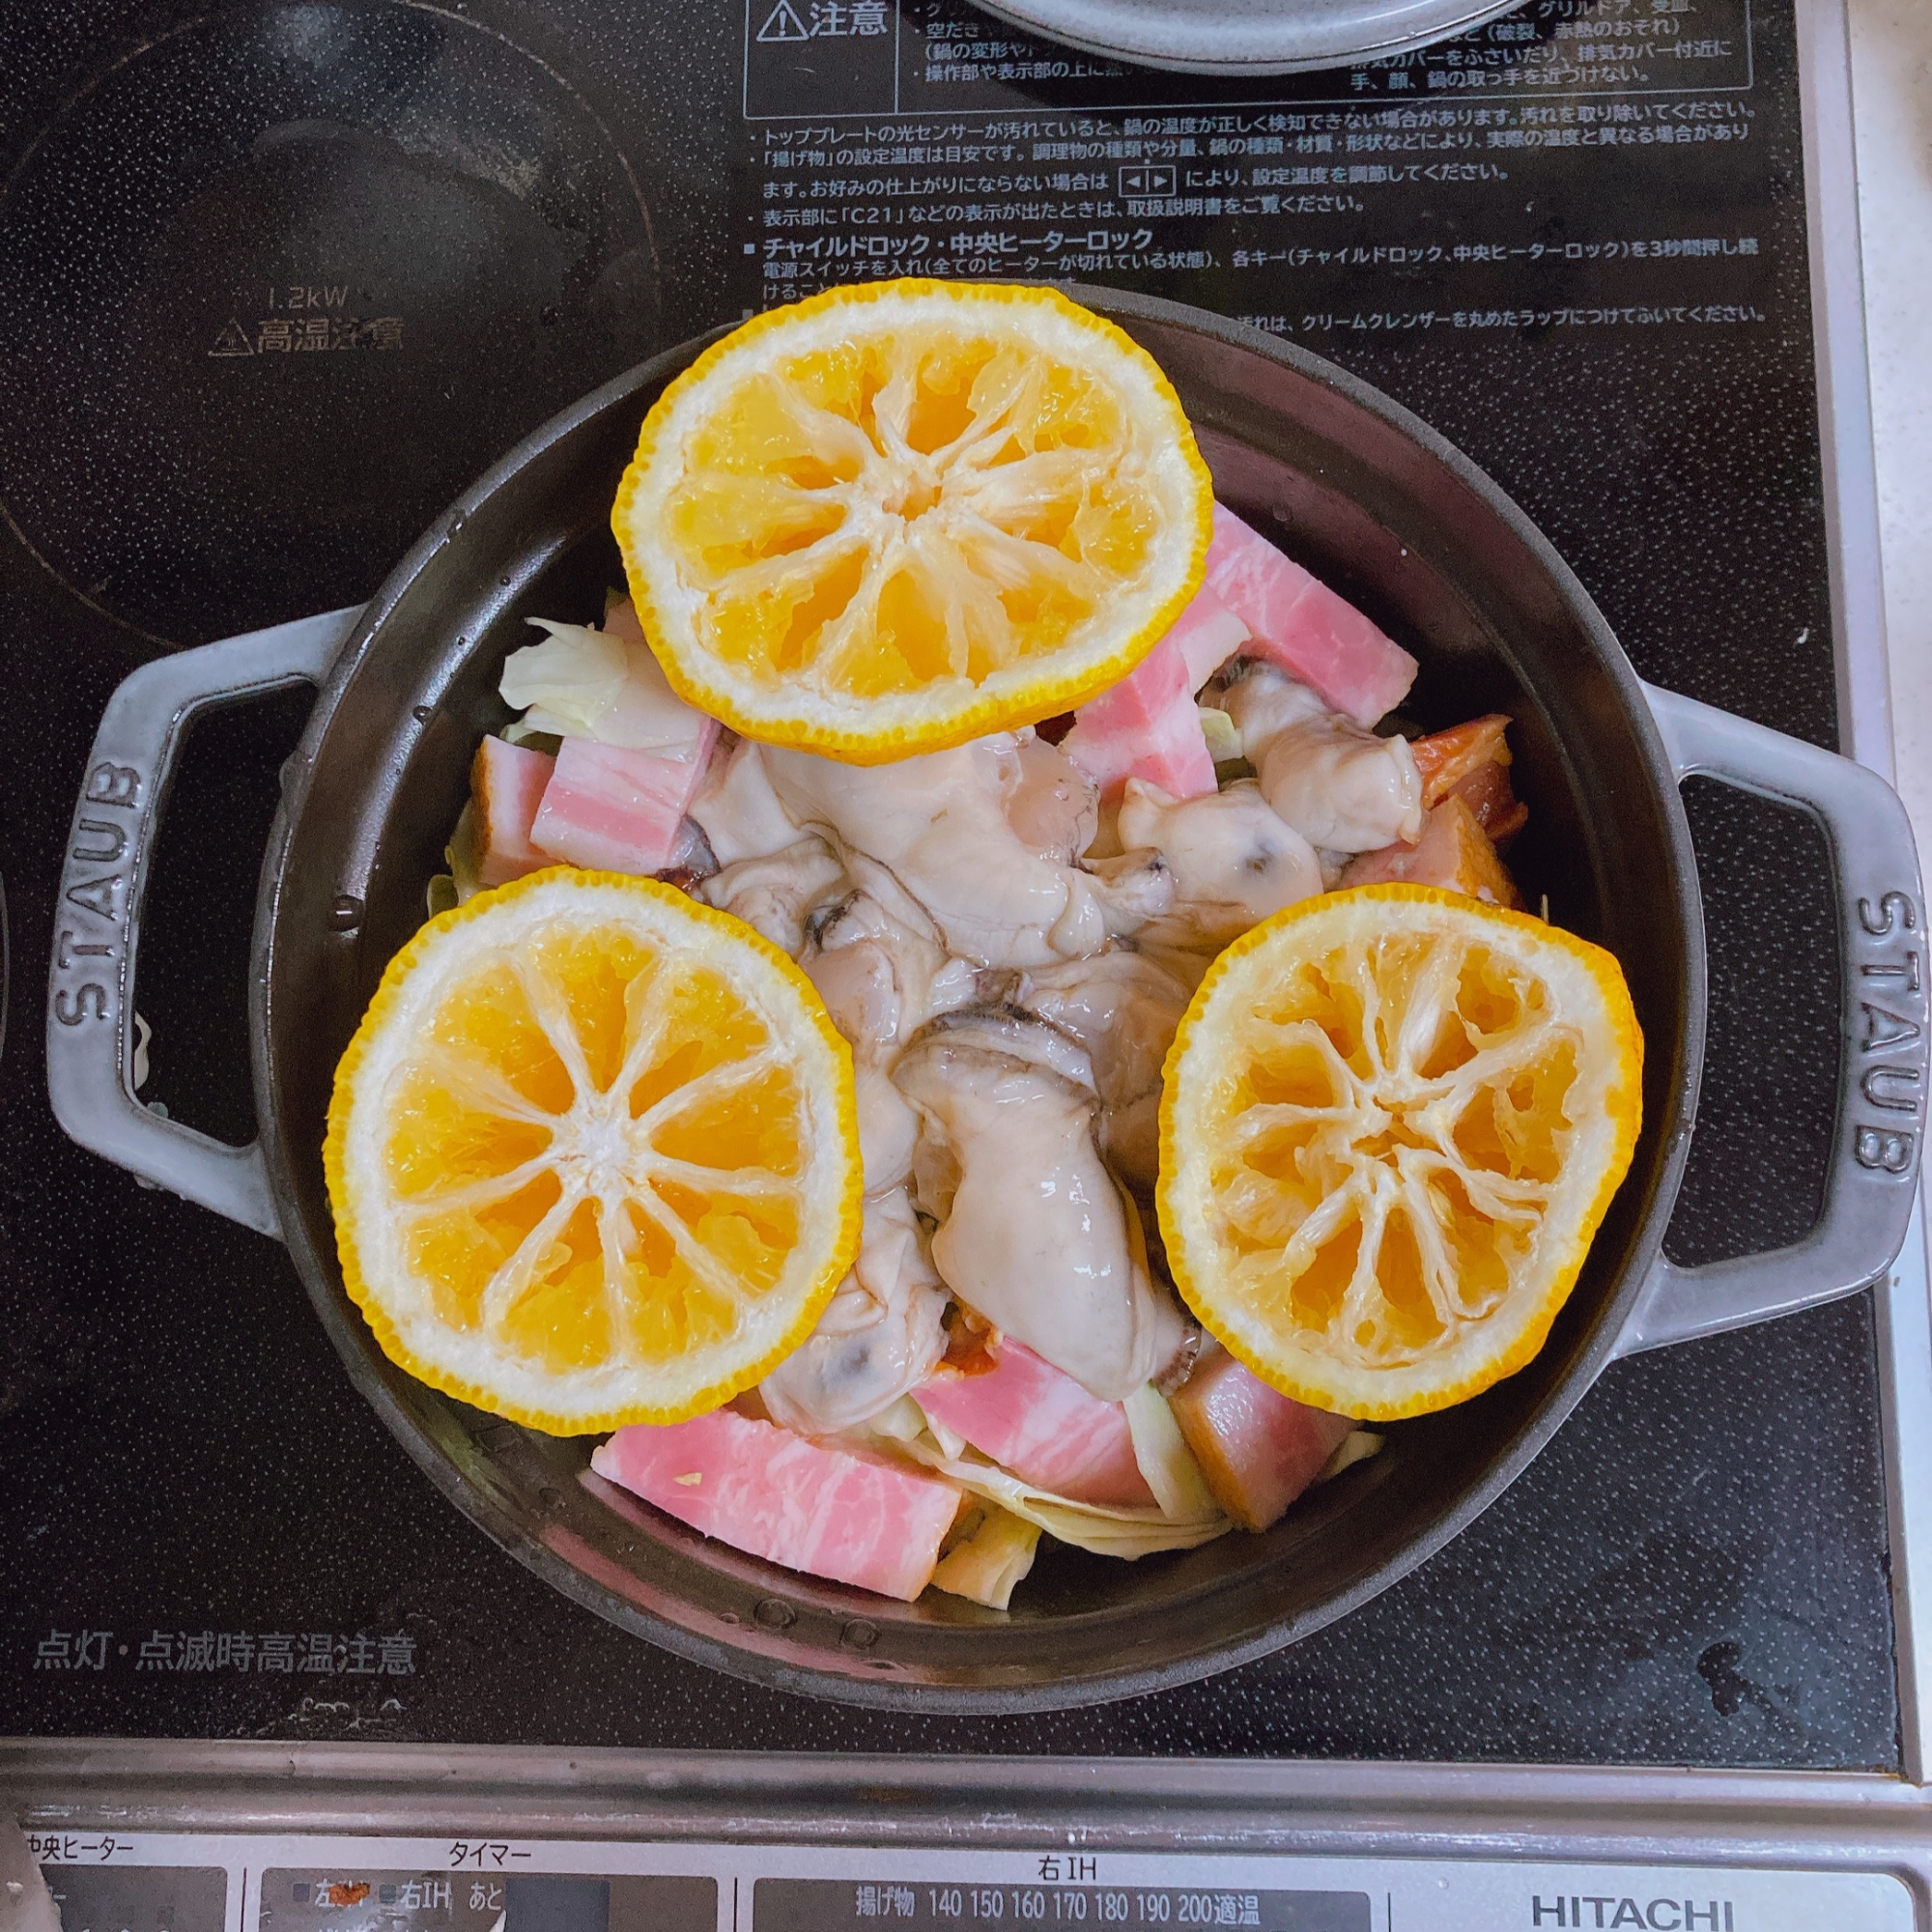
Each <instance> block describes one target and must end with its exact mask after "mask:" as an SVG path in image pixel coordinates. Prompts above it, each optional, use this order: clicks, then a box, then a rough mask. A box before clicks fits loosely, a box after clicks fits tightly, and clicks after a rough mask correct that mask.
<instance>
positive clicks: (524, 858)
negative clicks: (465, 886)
mask: <svg viewBox="0 0 1932 1932" xmlns="http://www.w3.org/2000/svg"><path fill="white" fill-rule="evenodd" d="M555 769H556V760H555V759H554V758H553V757H551V756H550V755H549V754H548V753H544V752H532V751H529V750H527V749H526V747H524V746H522V745H506V744H505V743H504V742H503V740H502V739H501V738H485V739H484V740H483V742H482V743H481V744H480V745H478V746H477V748H476V757H475V760H474V761H473V762H472V763H471V765H470V767H469V790H470V793H471V795H472V796H473V797H474V799H475V801H476V846H477V852H476V878H477V882H478V884H480V885H485V886H505V885H508V884H509V882H510V881H511V880H512V879H521V878H523V877H524V876H525V874H526V873H528V872H540V871H542V870H543V868H544V867H546V866H550V865H554V864H555V861H554V859H552V858H551V857H550V856H549V854H547V853H544V852H539V851H538V850H537V848H536V847H535V846H534V845H532V844H531V843H530V827H531V825H532V824H533V823H534V821H535V819H536V815H537V808H538V806H539V805H540V804H541V803H542V800H543V795H544V788H545V787H546V786H547V785H548V784H549V783H550V781H551V774H552V773H553V772H554V770H555Z"/></svg>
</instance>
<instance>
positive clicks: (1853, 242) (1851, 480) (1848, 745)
mask: <svg viewBox="0 0 1932 1932" xmlns="http://www.w3.org/2000/svg"><path fill="white" fill-rule="evenodd" d="M1798 34H1799V88H1800V97H1801V105H1802V109H1803V117H1804V201H1805V222H1806V227H1807V230H1808V233H1809V236H1810V250H1811V303H1812V327H1813V334H1814V338H1815V342H1816V351H1817V369H1818V407H1819V420H1820V425H1821V429H1822V432H1823V453H1824V486H1825V510H1826V518H1827V524H1828V529H1829V535H1830V542H1831V558H1832V618H1833V631H1834V634H1835V638H1836V642H1837V652H1838V718H1839V745H1840V749H1841V750H1842V751H1843V752H1844V753H1846V755H1847V756H1849V757H1854V758H1857V759H1858V760H1859V762H1860V763H1861V764H1863V765H1868V766H1869V767H1870V768H1871V769H1872V770H1873V771H1875V772H1877V773H1878V774H1879V775H1880V776H1881V777H1883V778H1887V779H1889V778H1890V777H1891V776H1892V773H1893V769H1894V767H1893V762H1892V743H1891V688H1890V676H1889V668H1888V661H1887V645H1886V633H1885V586H1884V578H1883V574H1882V562H1881V554H1880V546H1879V512H1878V472H1877V465H1876V461H1875V457H1874V452H1873V440H1872V405H1871V381H1870V373H1869V368H1868V364H1867V360H1866V352H1865V315H1864V276H1863V256H1862V249H1861V240H1860V230H1859V194H1858V160H1857V149H1856V146H1855V144H1854V139H1853V132H1852V64H1851V33H1850V21H1849V16H1848V14H1847V11H1846V7H1845V0H1798ZM1921 1202H1922V1196H1921ZM1875 1293H1876V1301H1877V1319H1878V1343H1879V1353H1880V1362H1879V1370H1880V1377H1881V1399H1882V1402H1883V1405H1884V1407H1883V1414H1882V1417H1881V1422H1882V1427H1883V1431H1884V1439H1885V1456H1886V1470H1887V1500H1888V1508H1889V1515H1890V1520H1891V1521H1890V1528H1891V1595H1892V1616H1893V1620H1894V1623H1895V1626H1896V1646H1897V1649H1896V1655H1897V1673H1898V1702H1899V1743H1900V1748H1901V1754H1902V1759H1901V1761H1902V1769H1903V1771H1904V1775H1905V1776H1907V1777H1908V1778H1910V1779H1912V1780H1913V1781H1914V1782H1915V1783H1923V1782H1924V1781H1925V1780H1926V1777H1927V1776H1928V1765H1927V1751H1928V1747H1932V1586H1928V1588H1927V1589H1921V1590H1919V1591H1918V1594H1917V1596H1916V1597H1915V1595H1914V1592H1913V1587H1912V1585H1913V1578H1914V1573H1915V1571H1916V1570H1917V1569H1918V1568H1919V1567H1921V1566H1922V1564H1923V1563H1924V1561H1925V1560H1926V1559H1925V1557H1924V1555H1923V1554H1922V1552H1925V1551H1928V1550H1932V1488H1928V1485H1927V1481H1926V1472H1932V1307H1928V1293H1927V1258H1926V1235H1925V1230H1924V1226H1923V1215H1922V1207H1921V1212H1920V1216H1919V1223H1918V1226H1917V1227H1915V1229H1914V1230H1913V1231H1912V1232H1911V1233H1909V1234H1908V1235H1907V1236H1906V1241H1905V1247H1904V1250H1903V1252H1902V1253H1901V1254H1900V1255H1899V1257H1898V1260H1897V1262H1896V1263H1895V1264H1894V1265H1893V1267H1892V1271H1891V1273H1890V1274H1889V1276H1888V1277H1887V1278H1885V1279H1884V1280H1882V1281H1881V1282H1880V1283H1879V1284H1878V1287H1877V1289H1876V1291H1875ZM1908 1471H1916V1472H1918V1482H1917V1483H1916V1484H1915V1483H1912V1482H1909V1481H1908V1480H1907V1472H1908Z"/></svg>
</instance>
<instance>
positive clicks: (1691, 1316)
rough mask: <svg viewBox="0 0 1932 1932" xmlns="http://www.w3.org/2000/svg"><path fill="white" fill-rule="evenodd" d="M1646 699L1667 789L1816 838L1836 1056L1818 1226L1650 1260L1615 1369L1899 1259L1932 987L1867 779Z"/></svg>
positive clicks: (1902, 845)
mask: <svg viewBox="0 0 1932 1932" xmlns="http://www.w3.org/2000/svg"><path fill="white" fill-rule="evenodd" d="M1644 695H1645V696H1647V697H1648V698H1649V700H1650V708H1651V715H1652V716H1653V717H1654V718H1655V719H1656V721H1657V728H1658V730H1659V732H1660V733H1661V734H1662V739H1663V745H1664V750H1665V751H1666V753H1668V754H1669V757H1670V761H1671V763H1672V764H1673V765H1674V766H1675V767H1676V771H1677V778H1678V781H1679V782H1680V783H1681V782H1682V781H1684V780H1685V779H1687V778H1690V777H1692V776H1695V775H1700V774H1701V775H1703V776H1705V777H1709V778H1714V779H1719V780H1721V781H1723V782H1724V783H1726V784H1732V785H1737V786H1739V787H1740V788H1741V789H1743V790H1745V791H1752V792H1757V793H1759V794H1760V795H1761V796H1763V797H1765V798H1769V799H1775V800H1776V801H1777V802H1778V803H1779V804H1780V805H1790V806H1796V807H1798V808H1799V809H1800V810H1804V811H1806V812H1809V813H1810V814H1811V816H1812V817H1814V818H1815V819H1817V820H1818V821H1819V823H1820V824H1821V825H1822V826H1823V828H1824V831H1825V836H1826V838H1827V840H1828V842H1829V844H1830V847H1831V854H1832V874H1833V886H1834V889H1835V891H1836V895H1837V901H1838V944H1839V956H1840V962H1841V965H1840V971H1841V976H1842V985H1843V1000H1844V1010H1843V1014H1842V1017H1841V1019H1840V1023H1839V1024H1840V1032H1841V1034H1842V1036H1843V1041H1844V1046H1843V1052H1842V1054H1841V1056H1840V1062H1839V1072H1838V1107H1837V1122H1836V1124H1835V1127H1834V1130H1833V1147H1832V1158H1831V1166H1830V1169H1829V1170H1828V1172H1827V1175H1826V1180H1825V1205H1824V1207H1823V1208H1822V1210H1821V1211H1820V1213H1819V1215H1818V1221H1817V1225H1816V1226H1815V1227H1813V1228H1812V1230H1811V1232H1810V1233H1809V1234H1808V1235H1806V1236H1804V1239H1803V1240H1802V1241H1794V1242H1793V1243H1792V1244H1791V1246H1789V1247H1787V1248H1777V1249H1774V1250H1773V1251H1772V1252H1771V1253H1770V1254H1763V1255H1744V1256H1740V1257H1739V1258H1738V1259H1737V1260H1735V1261H1727V1262H1713V1263H1710V1264H1707V1265H1705V1266H1703V1267H1679V1266H1678V1265H1677V1264H1675V1263H1674V1262H1670V1261H1667V1260H1666V1259H1665V1258H1664V1257H1663V1256H1662V1254H1660V1255H1659V1256H1658V1258H1657V1264H1656V1265H1655V1267H1654V1268H1653V1269H1652V1270H1651V1275H1650V1279H1649V1280H1648V1281H1647V1282H1646V1283H1645V1285H1644V1290H1643V1293H1642V1296H1641V1298H1640V1299H1639V1300H1638V1302H1637V1306H1636V1311H1635V1313H1634V1315H1633V1316H1632V1318H1631V1320H1630V1321H1629V1322H1628V1323H1627V1324H1626V1325H1625V1327H1624V1331H1623V1333H1622V1334H1621V1335H1620V1336H1619V1337H1618V1339H1617V1348H1616V1352H1617V1354H1618V1355H1633V1354H1635V1353H1636V1352H1637V1351H1638V1350H1643V1349H1656V1348H1661V1347H1662V1346H1663V1345H1664V1344H1665V1343H1668V1342H1685V1341H1690V1340H1691V1339H1692V1338H1694V1337H1696V1336H1699V1335H1717V1334H1721V1333H1722V1332H1723V1331H1724V1330H1725V1329H1727V1328H1742V1327H1745V1326H1746V1325H1747V1324H1748V1323H1750V1322H1753V1321H1768V1320H1770V1319H1771V1318H1772V1317H1773V1316H1776V1315H1789V1314H1792V1313H1793V1312H1795V1311H1796V1310H1798V1309H1801V1308H1810V1307H1812V1306H1814V1305H1815V1304H1817V1303H1818V1302H1821V1301H1831V1300H1833V1299H1834V1298H1835V1297H1836V1296H1838V1295H1841V1294H1850V1293H1855V1292H1856V1291H1857V1290H1859V1289H1861V1288H1862V1287H1864V1286H1865V1284H1866V1283H1867V1282H1869V1281H1871V1280H1873V1279H1875V1278H1876V1277H1877V1276H1879V1275H1881V1274H1883V1273H1884V1272H1885V1270H1886V1269H1887V1268H1889V1266H1890V1265H1891V1264H1892V1263H1893V1262H1894V1261H1895V1260H1896V1259H1897V1257H1898V1251H1899V1249H1900V1247H1901V1246H1902V1245H1903V1244H1904V1241H1905V1234H1906V1226H1907V1223H1908V1222H1909V1221H1910V1220H1911V1217H1912V1204H1913V1199H1914V1196H1915V1194H1916V1192H1917V1182H1918V1158H1919V1151H1920V1142H1921V1139H1922V1135H1923V1131H1924V1127H1923V1122H1924V1118H1925V1099H1926V1075H1927V1025H1926V1018H1927V1016H1926V986H1927V982H1928V979H1932V958H1928V956H1927V954H1928V951H1932V949H1928V945H1927V937H1926V928H1925V900H1924V893H1923V889H1922V886H1921V883H1920V880H1919V873H1918V847H1917V846H1916V844H1915V843H1914V841H1913V837H1912V824H1911V821H1910V819H1908V818H1907V816H1906V813H1905V807H1904V805H1903V804H1902V803H1901V802H1900V800H1899V797H1898V794H1897V793H1896V792H1895V791H1893V790H1892V788H1891V787H1890V786H1889V784H1887V783H1886V781H1884V780H1883V779H1882V778H1880V777H1879V776H1878V774H1877V773H1876V772H1872V771H1868V770H1867V769H1866V768H1865V767H1864V766H1863V765H1860V764H1855V763H1854V762H1853V761H1852V760H1851V759H1850V758H1841V757H1839V756H1838V755H1837V754H1836V753H1833V752H1823V751H1820V750H1819V749H1818V748H1817V747H1816V746H1814V745H1807V744H1804V742H1802V741H1801V740H1799V739H1797V738H1788V737H1786V736H1785V735H1784V734H1783V733H1782V732H1781V731H1772V730H1768V729H1766V728H1765V726H1763V725H1752V724H1750V723H1748V722H1747V721H1746V720H1745V719H1742V718H1738V717H1735V716H1733V715H1732V714H1731V713H1730V712H1728V711H1719V710H1715V709H1714V708H1713V707H1712V706H1710V705H1708V704H1699V703H1697V702H1696V701H1695V700H1694V699H1692V698H1689V697H1681V696H1678V694H1677V693H1675V692H1672V691H1660V690H1659V689H1658V688H1657V687H1656V686H1655V685H1646V686H1645V687H1644Z"/></svg>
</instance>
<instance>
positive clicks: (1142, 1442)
mask: <svg viewBox="0 0 1932 1932" xmlns="http://www.w3.org/2000/svg"><path fill="white" fill-rule="evenodd" d="M1121 1406H1122V1409H1124V1410H1125V1412H1126V1417H1127V1429H1128V1432H1129V1434H1131V1435H1132V1436H1133V1438H1134V1461H1135V1462H1136V1463H1139V1464H1140V1465H1141V1474H1142V1475H1143V1476H1145V1477H1146V1478H1147V1486H1148V1488H1149V1489H1151V1491H1152V1492H1153V1496H1154V1501H1155V1502H1157V1503H1158V1504H1159V1505H1160V1509H1161V1514H1162V1515H1163V1516H1165V1517H1166V1518H1167V1519H1168V1520H1169V1521H1170V1522H1191V1521H1198V1520H1200V1519H1202V1518H1204V1517H1208V1516H1218V1515H1219V1514H1220V1509H1221V1506H1220V1504H1218V1503H1217V1502H1216V1501H1215V1500H1214V1497H1213V1494H1212V1492H1210V1491H1209V1490H1208V1482H1207V1478H1206V1477H1204V1476H1203V1475H1202V1473H1201V1465H1200V1463H1197V1462H1196V1461H1195V1460H1194V1452H1193V1450H1191V1449H1190V1448H1188V1446H1187V1443H1186V1440H1185V1438H1184V1437H1183V1436H1182V1435H1181V1433H1180V1425H1179V1423H1178V1422H1177V1421H1175V1419H1174V1411H1173V1409H1171V1408H1169V1407H1168V1406H1167V1398H1166V1397H1165V1396H1164V1395H1162V1394H1161V1392H1160V1391H1159V1390H1158V1389H1157V1388H1155V1387H1154V1386H1153V1384H1152V1383H1151V1382H1143V1383H1142V1384H1141V1386H1140V1387H1139V1388H1137V1389H1135V1390H1134V1392H1133V1393H1132V1394H1131V1395H1130V1396H1128V1397H1127V1399H1126V1401H1125V1402H1123V1403H1122V1405H1121Z"/></svg>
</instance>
